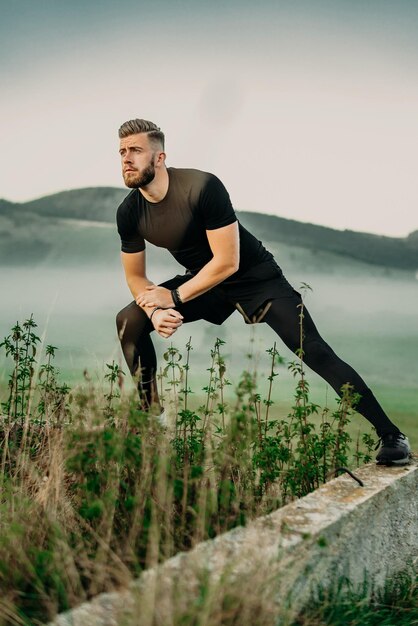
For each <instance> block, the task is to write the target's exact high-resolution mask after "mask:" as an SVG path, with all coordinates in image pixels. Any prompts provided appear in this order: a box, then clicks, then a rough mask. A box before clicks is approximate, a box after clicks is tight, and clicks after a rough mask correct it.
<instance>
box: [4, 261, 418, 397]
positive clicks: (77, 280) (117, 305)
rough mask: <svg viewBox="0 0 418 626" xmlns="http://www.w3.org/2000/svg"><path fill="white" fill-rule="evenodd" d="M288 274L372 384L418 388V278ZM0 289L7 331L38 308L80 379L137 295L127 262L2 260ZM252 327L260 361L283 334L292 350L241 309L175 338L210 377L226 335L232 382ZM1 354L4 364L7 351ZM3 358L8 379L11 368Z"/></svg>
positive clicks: (41, 329)
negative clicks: (91, 264)
mask: <svg viewBox="0 0 418 626" xmlns="http://www.w3.org/2000/svg"><path fill="white" fill-rule="evenodd" d="M284 269H285V268H284ZM285 273H286V275H287V278H288V279H289V280H290V281H291V282H292V284H293V285H294V287H295V288H296V289H299V288H300V283H301V281H304V282H307V283H309V284H310V286H311V287H312V289H313V291H312V292H310V291H308V292H307V295H306V300H305V303H306V306H307V308H308V309H309V311H310V313H311V315H312V317H313V318H314V321H315V323H316V325H317V327H318V329H319V331H320V332H321V334H322V335H323V337H324V338H325V339H326V341H328V343H330V344H331V345H332V347H333V348H334V350H335V351H336V352H337V354H339V356H341V358H343V359H344V360H346V361H348V362H349V363H350V364H351V365H353V366H354V367H355V368H357V369H358V370H359V372H360V373H361V374H362V375H363V376H364V377H366V378H367V381H368V382H369V383H379V384H380V385H390V386H391V387H392V388H394V387H397V388H399V389H401V388H410V389H416V388H418V365H417V361H416V355H417V353H418V281H417V280H415V279H414V278H413V277H412V276H408V275H406V274H405V275H404V274H401V273H399V274H398V275H396V277H395V278H393V277H383V276H381V277H377V276H370V277H368V276H367V275H366V276H355V277H351V278H350V277H347V276H344V277H341V276H335V275H334V276H330V275H329V276H327V275H323V274H322V275H319V274H310V273H309V272H306V273H304V275H302V273H301V272H292V271H288V272H285ZM172 275H173V265H172V263H171V262H168V265H167V266H166V267H163V266H161V265H158V266H156V267H155V268H154V271H153V273H152V274H151V276H152V279H153V280H155V282H161V281H162V280H164V279H167V278H169V277H171V276H172ZM0 293H1V296H2V297H1V309H0V339H1V340H2V338H3V337H4V336H6V335H7V334H8V333H9V332H10V329H11V327H12V325H13V324H14V323H15V322H16V321H20V322H21V321H23V320H24V319H26V318H28V317H29V316H30V314H31V313H33V315H34V319H35V321H36V323H37V324H38V328H37V329H36V332H37V333H38V334H39V335H40V336H43V339H44V342H45V343H46V344H52V345H54V346H57V347H58V348H59V350H58V352H57V359H56V363H57V364H58V365H59V367H60V368H61V370H62V372H63V374H65V376H66V378H67V379H69V380H70V381H71V380H77V379H80V378H81V376H82V372H83V370H84V369H85V368H87V369H88V370H89V371H91V372H93V373H94V375H96V376H97V377H99V378H100V376H101V372H102V371H103V365H104V363H106V362H110V361H112V360H113V359H115V360H119V359H121V356H120V350H119V346H118V340H117V336H116V329H115V315H116V313H117V312H118V311H119V310H120V309H121V308H123V307H124V306H125V305H126V304H128V303H129V302H130V301H131V300H132V298H131V295H130V292H129V290H128V288H127V286H126V284H125V280H124V276H123V272H122V269H121V268H119V267H115V268H114V269H111V270H106V271H104V270H102V269H94V268H80V269H77V268H65V269H61V268H2V270H1V274H0ZM253 333H254V337H255V341H254V343H253V345H254V346H255V349H256V352H258V353H259V354H260V357H259V358H260V367H261V369H263V368H265V369H267V368H268V360H267V356H266V355H265V350H266V349H267V348H269V347H271V346H272V345H273V342H274V341H275V340H276V339H277V346H278V350H279V351H280V353H281V354H283V356H285V357H286V358H291V357H292V355H291V353H290V351H289V350H287V348H286V347H285V346H284V344H283V343H282V342H281V341H280V339H278V338H277V337H275V335H274V333H273V331H271V330H270V329H269V328H268V327H267V326H266V325H265V324H260V325H257V327H256V328H255V329H254V327H250V326H248V325H246V324H245V323H244V321H243V320H242V318H241V316H240V315H239V313H234V314H233V315H232V316H231V317H230V318H229V319H228V320H227V322H226V323H225V324H224V325H223V326H222V327H219V326H211V325H210V324H208V323H206V322H195V323H193V324H185V325H184V326H183V327H182V328H181V329H180V330H179V331H178V332H177V333H176V334H175V335H174V336H173V338H172V341H173V343H174V345H176V346H177V347H179V348H180V349H182V350H183V349H184V346H185V343H186V341H187V340H188V338H189V336H192V344H193V347H194V349H193V352H192V364H193V363H194V364H195V367H196V368H197V370H198V372H199V375H200V376H204V375H205V369H206V368H207V367H209V356H210V348H211V346H212V345H213V342H214V341H215V339H216V337H220V338H222V339H224V340H226V345H225V347H224V353H225V354H226V355H227V356H228V362H227V364H229V373H230V377H231V379H232V381H235V380H236V377H237V375H238V373H239V372H240V371H241V370H242V369H243V367H244V365H245V355H246V354H247V353H248V351H249V347H250V339H251V337H252V336H253ZM155 344H156V349H157V354H158V355H159V356H160V357H161V355H162V353H163V352H164V351H165V350H166V348H167V347H168V345H169V343H168V341H167V340H163V339H162V338H160V337H158V336H156V337H155ZM0 359H1V363H2V365H3V366H4V358H3V353H2V354H1V355H0ZM121 362H122V361H121ZM9 365H11V363H9ZM3 366H2V368H1V379H3V380H4V379H5V377H6V375H7V370H8V369H9V368H8V367H3ZM202 368H203V369H202ZM285 376H286V375H285ZM313 379H314V381H315V380H316V378H315V376H314V377H313Z"/></svg>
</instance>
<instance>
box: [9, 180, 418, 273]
mask: <svg viewBox="0 0 418 626" xmlns="http://www.w3.org/2000/svg"><path fill="white" fill-rule="evenodd" d="M126 195H127V190H126V189H122V188H114V187H93V188H86V189H76V190H72V191H63V192H61V193H57V194H53V195H50V196H45V197H43V198H38V199H36V200H31V201H30V202H24V203H13V202H9V201H7V200H0V262H1V263H2V264H3V265H4V264H6V265H10V264H12V265H16V264H18V265H24V264H27V263H47V262H54V263H59V262H65V261H66V260H67V261H68V260H69V259H75V258H77V259H78V260H80V261H83V262H91V263H96V262H98V263H103V262H105V263H106V262H109V261H111V262H113V258H114V255H113V254H112V253H111V251H112V250H113V251H114V250H116V249H118V245H119V244H118V237H117V233H116V229H115V212H116V208H117V207H118V205H119V204H120V202H121V201H122V200H123V198H124V197H125V196H126ZM237 213H238V217H239V219H240V221H241V222H242V224H243V225H244V226H245V227H246V228H248V229H249V230H251V232H253V233H254V234H255V235H256V236H257V237H258V238H259V239H261V240H262V241H263V242H266V243H267V242H268V243H269V245H270V247H271V248H273V251H276V250H277V249H279V250H283V249H285V250H287V251H289V249H290V248H295V249H297V250H298V251H299V253H301V254H302V257H303V258H304V257H305V256H306V254H308V256H309V257H312V256H315V255H327V254H328V260H329V258H330V257H329V255H331V256H338V257H343V258H345V259H346V261H347V262H351V261H356V262H361V263H367V264H371V265H375V266H380V267H385V268H393V269H401V270H413V271H416V270H417V269H418V231H415V232H414V233H411V234H410V235H409V236H408V237H405V238H395V237H385V236H379V235H373V234H370V233H361V232H355V231H351V230H344V231H342V230H336V229H332V228H327V227H325V226H318V225H315V224H310V223H304V222H298V221H296V220H290V219H285V218H282V217H277V216H274V215H266V214H262V213H251V212H237Z"/></svg>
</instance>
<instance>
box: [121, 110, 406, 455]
mask: <svg viewBox="0 0 418 626" xmlns="http://www.w3.org/2000/svg"><path fill="white" fill-rule="evenodd" d="M119 138H120V148H119V153H120V157H121V163H122V174H123V178H124V181H125V185H126V186H127V187H129V188H131V189H132V191H131V192H130V193H129V195H128V196H127V197H126V198H125V200H124V201H123V202H122V204H121V205H120V206H119V208H118V211H117V226H118V232H119V235H120V238H121V244H122V247H121V249H122V252H121V257H122V264H123V267H124V271H125V276H126V281H127V284H128V286H129V289H130V290H131V292H132V295H133V298H134V300H133V302H131V303H130V304H129V305H128V306H127V307H125V308H124V309H123V310H122V311H120V312H119V313H118V315H117V329H118V335H119V337H120V340H121V345H122V350H123V353H124V356H125V359H126V362H127V365H128V367H129V370H130V372H131V374H132V375H133V376H137V377H139V379H140V382H139V386H138V389H139V392H140V398H141V402H142V405H143V407H144V408H149V407H151V406H152V405H155V404H156V405H157V406H158V408H159V409H162V407H159V398H158V392H157V385H156V371H157V360H156V354H155V350H154V346H153V343H152V340H151V333H152V332H153V331H154V330H155V331H156V332H157V333H158V334H159V335H160V336H161V337H164V338H170V337H171V336H172V335H173V334H174V333H175V332H176V330H177V329H178V328H179V327H180V326H181V325H182V324H184V323H187V322H193V321H196V320H199V319H204V320H207V321H208V322H211V323H213V324H222V323H223V322H224V321H225V320H226V319H227V318H228V317H229V316H230V315H232V313H233V312H234V311H236V310H237V309H238V310H239V311H240V313H241V314H242V316H243V317H244V319H245V321H246V322H247V323H259V322H265V323H266V324H268V325H269V326H270V327H271V328H272V329H273V331H274V332H275V333H277V335H278V336H279V337H280V338H281V339H282V340H283V342H284V343H285V344H286V346H287V347H288V348H290V350H292V351H293V352H296V351H297V350H298V349H299V348H300V326H299V321H300V318H299V314H300V305H301V296H300V294H299V293H298V292H297V291H295V290H294V289H293V287H292V286H291V285H290V284H289V283H288V281H287V280H286V278H285V276H284V275H283V272H282V270H281V269H280V267H279V266H278V265H277V263H276V261H275V260H274V258H273V256H272V254H271V253H270V252H268V250H266V249H265V247H264V246H263V244H262V243H261V242H260V241H258V240H257V239H256V238H255V237H254V236H253V235H252V234H251V233H250V232H248V231H247V230H246V229H245V228H244V227H243V226H242V225H241V224H240V223H239V221H238V220H237V217H236V215H235V212H234V209H233V207H232V204H231V201H230V198H229V195H228V192H227V190H226V189H225V187H224V185H223V184H222V182H221V181H220V180H219V179H218V178H217V177H216V176H214V175H213V174H210V173H207V172H202V171H200V170H196V169H179V168H174V167H166V164H165V159H166V154H165V152H164V134H163V132H162V131H161V129H160V128H159V127H158V126H156V125H155V124H154V123H153V122H149V121H147V120H143V119H135V120H130V121H127V122H125V123H124V124H122V126H121V127H120V129H119ZM145 241H149V242H151V243H153V244H154V245H156V246H160V247H163V248H166V249H167V250H168V251H169V252H170V253H171V254H172V255H173V256H174V258H175V259H176V260H177V261H178V262H179V263H180V264H181V265H183V267H184V268H185V270H186V272H185V273H184V274H183V275H179V276H175V277H174V278H172V279H171V280H168V281H166V282H164V283H162V284H161V285H155V284H154V283H153V282H152V281H151V280H149V279H148V278H147V275H146V269H145V268H146V265H145ZM303 331H304V338H303V360H304V362H305V363H306V364H307V365H308V366H309V367H310V368H311V369H312V370H313V371H314V372H316V373H317V374H319V375H320V376H322V378H324V379H325V380H326V381H327V383H329V384H330V385H331V387H332V388H333V389H334V390H335V391H336V392H337V394H339V395H341V388H342V386H343V385H345V384H346V383H349V384H350V385H352V386H353V388H354V392H355V393H357V394H359V395H360V400H359V402H358V404H357V405H356V410H357V411H358V412H359V413H360V414H362V415H363V416H364V417H365V418H366V419H367V420H368V421H369V422H370V423H371V424H372V425H373V426H374V427H375V429H376V432H377V434H378V436H379V438H380V442H381V448H380V450H379V452H378V455H377V458H376V461H377V463H380V464H397V465H403V464H406V463H408V462H409V459H410V454H411V450H410V446H409V442H408V439H407V437H406V436H405V435H404V434H403V433H401V432H400V430H399V428H397V426H395V424H393V422H391V421H390V419H389V418H388V416H387V415H386V414H385V412H384V411H383V409H382V407H381V406H380V404H379V403H378V401H377V400H376V398H375V397H374V395H373V393H372V391H371V390H370V389H369V388H368V387H367V385H366V383H365V382H364V380H363V379H362V378H361V377H360V376H359V374H357V372H356V371H354V369H353V368H352V367H350V365H348V364H347V363H345V362H344V361H342V360H341V359H340V358H339V357H338V356H337V355H336V354H335V352H334V351H333V350H332V348H331V347H330V346H329V345H328V344H327V343H326V342H325V341H324V340H323V339H322V337H321V336H320V334H319V333H318V330H317V328H316V326H315V324H314V322H313V320H312V318H311V316H310V314H309V312H308V311H307V309H306V307H305V308H304V318H303Z"/></svg>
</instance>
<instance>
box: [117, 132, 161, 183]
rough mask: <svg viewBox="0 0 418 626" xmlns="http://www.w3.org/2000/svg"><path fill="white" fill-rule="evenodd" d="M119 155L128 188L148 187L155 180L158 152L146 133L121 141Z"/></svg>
mask: <svg viewBox="0 0 418 626" xmlns="http://www.w3.org/2000/svg"><path fill="white" fill-rule="evenodd" d="M119 154H120V156H121V162H122V176H123V180H124V181H125V185H126V186H127V187H130V188H131V189H137V188H138V187H146V186H147V185H149V184H150V183H151V182H152V181H153V180H154V177H155V159H156V157H157V154H158V152H157V151H156V150H155V149H154V148H153V146H152V144H151V143H150V141H149V139H148V137H147V135H146V133H139V134H137V135H130V136H129V137H124V138H123V139H121V140H120V147H119Z"/></svg>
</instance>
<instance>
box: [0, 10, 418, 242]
mask: <svg viewBox="0 0 418 626" xmlns="http://www.w3.org/2000/svg"><path fill="white" fill-rule="evenodd" d="M0 2H1V25H0V80H1V85H2V98H1V102H0V132H1V142H0V146H1V147H0V197H3V198H6V199H8V200H11V201H15V202H21V201H26V200H30V199H33V198H37V197H41V196H44V195H47V194H52V193H56V192H59V191H63V190H67V189H76V188H82V187H94V186H112V187H113V186H116V187H122V186H123V182H122V178H121V173H120V163H119V156H118V137H117V130H118V128H119V126H120V125H121V124H122V123H123V122H124V121H126V120H128V119H132V118H135V117H142V118H145V119H149V120H152V121H154V122H155V123H157V124H158V125H159V126H160V127H161V128H162V130H163V131H164V132H165V135H166V152H167V164H168V165H169V166H174V167H193V168H198V169H202V170H205V171H210V172H213V173H215V174H216V175H217V176H218V177H219V178H220V179H221V180H222V181H223V182H224V184H225V185H226V187H227V189H228V191H229V193H230V196H231V199H232V202H233V205H234V207H235V208H236V209H237V210H246V211H259V212H263V213H269V214H276V215H280V216H283V217H287V218H291V219H296V220H300V221H305V222H312V223H316V224H323V225H326V226H330V227H334V228H341V229H345V228H349V229H352V230H358V231H367V232H374V233H378V234H385V235H391V236H406V235H407V234H408V233H410V232H411V231H414V230H416V229H418V185H417V181H416V169H417V162H418V80H417V79H418V37H417V32H418V29H417V27H418V2H417V1H416V0H412V1H409V2H407V1H406V0H392V1H387V0H288V1H282V0H275V1H274V2H273V1H269V0H259V1H258V2H253V1H251V2H250V1H248V0H229V1H228V0H222V2H221V1H220V0H212V1H211V2H210V3H209V2H204V3H203V2H199V1H196V0H195V1H192V0H182V1H180V0H160V1H158V0H154V2H152V3H151V2H142V1H141V0H136V1H133V0H119V1H118V2H116V1H114V2H110V1H108V0H94V1H89V0H72V1H71V2H68V0H66V1H65V2H64V1H62V0H55V1H53V0H36V2H35V1H34V0H8V1H7V2H6V1H5V0H0ZM115 209H116V207H115Z"/></svg>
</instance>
